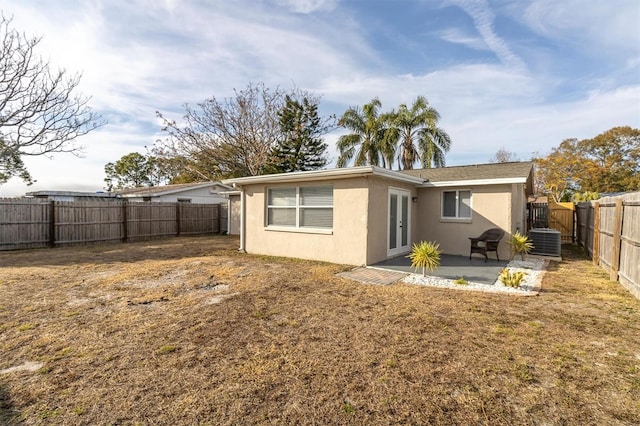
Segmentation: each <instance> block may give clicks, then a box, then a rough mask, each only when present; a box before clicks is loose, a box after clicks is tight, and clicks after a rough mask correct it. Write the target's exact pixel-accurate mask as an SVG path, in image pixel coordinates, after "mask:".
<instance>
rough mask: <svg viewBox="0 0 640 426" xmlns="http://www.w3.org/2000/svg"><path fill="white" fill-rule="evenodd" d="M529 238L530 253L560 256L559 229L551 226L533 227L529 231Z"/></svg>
mask: <svg viewBox="0 0 640 426" xmlns="http://www.w3.org/2000/svg"><path fill="white" fill-rule="evenodd" d="M529 239H530V240H531V243H532V244H533V249H531V252H530V253H531V254H539V255H542V256H560V244H561V235H560V231H556V230H555V229H551V228H533V229H532V230H530V231H529Z"/></svg>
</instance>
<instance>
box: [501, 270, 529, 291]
mask: <svg viewBox="0 0 640 426" xmlns="http://www.w3.org/2000/svg"><path fill="white" fill-rule="evenodd" d="M525 275H526V273H525V272H521V271H517V272H511V271H509V270H508V269H506V268H505V269H503V270H502V272H500V281H501V282H502V284H504V285H505V286H507V287H513V288H518V286H519V285H520V283H521V282H522V280H524V276H525Z"/></svg>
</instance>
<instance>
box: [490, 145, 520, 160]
mask: <svg viewBox="0 0 640 426" xmlns="http://www.w3.org/2000/svg"><path fill="white" fill-rule="evenodd" d="M512 161H520V159H519V158H518V156H517V155H516V154H514V153H513V152H511V151H509V150H508V149H507V148H505V147H502V148H500V149H499V150H498V152H496V153H495V155H494V156H493V157H491V158H489V162H490V163H510V162H512Z"/></svg>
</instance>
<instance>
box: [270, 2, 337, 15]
mask: <svg viewBox="0 0 640 426" xmlns="http://www.w3.org/2000/svg"><path fill="white" fill-rule="evenodd" d="M275 1H276V3H278V4H280V5H283V6H287V7H289V8H290V9H291V10H292V11H294V12H296V13H312V12H316V11H322V12H330V11H332V10H334V9H335V8H336V5H337V4H338V1H339V0H275Z"/></svg>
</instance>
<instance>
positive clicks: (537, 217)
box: [527, 203, 575, 243]
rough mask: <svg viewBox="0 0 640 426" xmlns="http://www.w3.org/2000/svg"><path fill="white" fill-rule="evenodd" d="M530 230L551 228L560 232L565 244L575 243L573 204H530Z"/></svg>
mask: <svg viewBox="0 0 640 426" xmlns="http://www.w3.org/2000/svg"><path fill="white" fill-rule="evenodd" d="M527 210H528V212H529V219H528V222H527V223H528V224H529V225H530V227H529V229H530V228H551V229H555V230H556V231H559V232H560V237H561V239H562V242H563V243H574V242H575V221H574V204H573V203H528V204H527Z"/></svg>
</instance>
